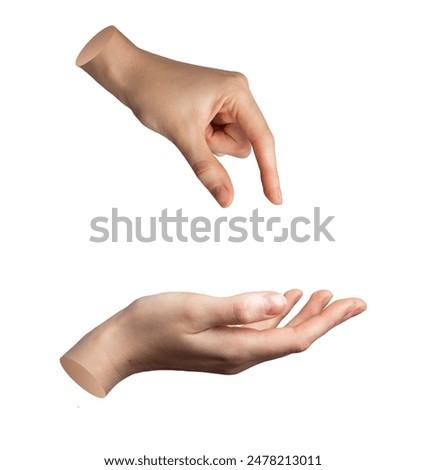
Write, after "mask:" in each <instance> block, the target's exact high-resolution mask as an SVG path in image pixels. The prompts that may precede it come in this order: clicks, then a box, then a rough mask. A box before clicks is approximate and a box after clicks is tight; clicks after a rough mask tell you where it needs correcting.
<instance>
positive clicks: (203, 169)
mask: <svg viewBox="0 0 426 470" xmlns="http://www.w3.org/2000/svg"><path fill="white" fill-rule="evenodd" d="M191 168H192V170H193V171H194V173H195V174H196V175H197V177H198V178H201V177H202V175H204V174H205V173H207V172H209V171H211V170H212V169H213V165H212V162H210V161H208V160H198V161H196V162H194V163H192V165H191Z"/></svg>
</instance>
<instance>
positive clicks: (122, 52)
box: [76, 26, 151, 107]
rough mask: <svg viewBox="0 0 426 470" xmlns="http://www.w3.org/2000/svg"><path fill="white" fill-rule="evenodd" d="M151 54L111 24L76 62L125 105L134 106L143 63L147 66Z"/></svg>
mask: <svg viewBox="0 0 426 470" xmlns="http://www.w3.org/2000/svg"><path fill="white" fill-rule="evenodd" d="M150 55H151V54H150V53H149V52H146V51H143V50H141V49H139V48H137V47H136V46H135V45H134V44H133V43H132V42H131V41H129V39H127V38H126V36H124V35H123V34H122V33H121V32H120V31H119V30H118V29H117V28H115V26H108V27H107V28H105V29H103V30H102V31H100V32H99V33H98V34H97V35H96V36H94V37H93V38H92V39H91V40H90V41H89V42H88V43H87V44H86V45H85V46H84V48H83V49H82V51H81V52H80V54H79V55H78V57H77V60H76V64H77V65H78V66H79V67H81V68H82V69H84V70H85V71H86V72H87V73H88V74H89V75H90V76H91V77H92V78H94V79H95V80H96V81H97V82H98V83H99V84H100V85H102V86H103V87H104V88H105V89H106V90H108V91H109V92H110V93H112V94H113V95H114V96H115V97H116V98H118V99H119V100H120V101H121V102H122V103H123V104H125V105H126V106H129V107H131V105H130V95H132V94H133V93H134V87H135V83H136V82H138V81H139V80H140V78H141V74H140V68H141V64H142V66H143V64H144V63H145V62H146V61H148V60H149V56H150ZM136 76H137V78H136ZM141 85H142V86H143V84H141Z"/></svg>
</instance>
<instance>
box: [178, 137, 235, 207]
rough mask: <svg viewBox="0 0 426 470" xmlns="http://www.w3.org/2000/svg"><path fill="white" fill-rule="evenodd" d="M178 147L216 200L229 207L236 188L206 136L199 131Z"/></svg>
mask: <svg viewBox="0 0 426 470" xmlns="http://www.w3.org/2000/svg"><path fill="white" fill-rule="evenodd" d="M178 148H179V150H180V151H181V152H182V154H183V156H184V157H185V158H186V160H187V161H188V163H189V164H190V165H191V168H192V169H193V170H194V173H195V174H196V175H197V177H198V179H199V180H200V181H201V182H202V183H203V184H204V186H205V187H206V188H207V189H208V190H209V191H210V193H211V194H212V196H213V197H214V198H215V199H216V201H217V202H218V203H219V204H220V205H221V206H222V207H228V206H229V205H230V204H231V202H232V199H233V197H234V189H233V187H232V183H231V180H230V178H229V175H228V173H227V172H226V170H225V168H224V167H223V166H222V164H221V163H219V162H218V160H217V159H216V157H215V156H214V155H213V154H212V152H211V150H210V148H209V146H208V145H207V142H206V140H205V137H204V136H203V135H199V134H198V133H197V134H196V135H195V136H192V137H189V138H187V140H186V141H185V142H183V143H182V144H180V145H178Z"/></svg>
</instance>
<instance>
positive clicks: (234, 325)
mask: <svg viewBox="0 0 426 470" xmlns="http://www.w3.org/2000/svg"><path fill="white" fill-rule="evenodd" d="M301 296H302V293H301V292H300V291H299V290H290V291H288V292H287V293H286V294H285V295H284V296H282V295H281V294H278V293H274V292H257V293H246V294H241V295H236V296H233V297H224V298H220V297H210V296H207V295H201V294H191V293H164V294H158V295H152V296H148V297H142V298H140V299H138V300H136V301H135V302H133V303H132V304H130V305H129V306H128V307H127V308H125V309H124V310H122V311H120V312H119V313H117V314H116V315H115V316H113V317H111V318H110V319H109V320H107V321H106V322H105V323H103V324H102V325H100V326H98V327H97V328H95V329H94V330H93V331H91V332H90V333H89V334H87V335H86V336H85V337H84V338H83V339H82V340H80V342H79V343H77V344H76V345H75V346H74V347H73V348H72V349H71V350H70V351H68V352H67V353H66V354H65V355H64V356H63V357H62V358H61V363H62V365H63V367H64V368H65V370H66V371H67V372H68V374H69V375H70V376H71V377H72V378H73V379H74V380H75V381H76V382H77V383H78V384H79V385H81V386H82V387H83V388H85V389H86V390H87V391H89V392H90V393H92V394H94V395H96V396H99V397H104V396H106V394H107V393H108V392H109V391H110V390H111V388H112V387H113V386H114V385H116V384H117V383H118V382H120V381H121V380H123V379H124V378H126V377H128V376H130V375H132V374H135V373H137V372H146V371H150V370H156V369H173V370H189V371H204V372H215V373H220V374H235V373H238V372H241V371H243V370H245V369H248V368H249V367H252V366H254V365H256V364H259V363H261V362H264V361H268V360H271V359H276V358H279V357H283V356H286V355H288V354H291V353H295V352H301V351H305V350H306V349H307V348H308V347H309V346H310V345H311V344H312V343H313V342H314V341H315V340H316V339H318V338H319V337H320V336H322V335H324V334H325V333H327V332H328V331H329V330H331V329H332V328H334V327H335V326H337V325H339V324H340V323H342V322H343V321H345V320H348V319H349V318H351V317H353V316H355V315H358V314H359V313H361V312H363V311H364V310H365V309H366V305H365V303H364V302H363V301H362V300H360V299H355V298H351V299H344V300H337V301H335V302H333V303H332V304H330V305H329V302H330V300H331V298H332V294H331V293H330V292H329V291H319V292H316V293H314V294H313V295H312V297H311V298H310V299H309V301H308V302H307V303H306V305H305V306H304V307H303V308H302V309H301V310H300V312H299V313H298V314H297V315H296V316H295V317H294V318H293V319H292V320H290V321H289V322H288V323H287V325H286V326H285V327H284V328H277V326H278V324H279V323H280V322H281V320H282V319H283V318H285V317H286V315H287V314H288V313H289V312H290V311H291V309H292V308H293V307H294V305H295V304H296V303H297V302H298V301H299V299H300V298H301Z"/></svg>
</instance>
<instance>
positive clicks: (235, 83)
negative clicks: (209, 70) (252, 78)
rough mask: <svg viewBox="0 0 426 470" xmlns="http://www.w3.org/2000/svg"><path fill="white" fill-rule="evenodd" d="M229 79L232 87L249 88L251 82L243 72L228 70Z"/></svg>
mask: <svg viewBox="0 0 426 470" xmlns="http://www.w3.org/2000/svg"><path fill="white" fill-rule="evenodd" d="M227 75H228V81H229V86H230V87H231V88H236V89H248V88H249V82H248V79H247V77H246V76H245V75H244V74H243V73H241V72H228V74H227Z"/></svg>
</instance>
